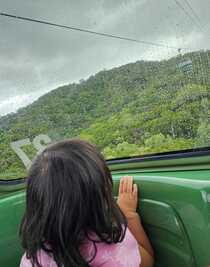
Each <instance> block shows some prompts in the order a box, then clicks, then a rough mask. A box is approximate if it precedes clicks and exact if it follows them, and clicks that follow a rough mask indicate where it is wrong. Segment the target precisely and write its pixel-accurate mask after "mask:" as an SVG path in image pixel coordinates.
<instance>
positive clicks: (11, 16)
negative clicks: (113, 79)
mask: <svg viewBox="0 0 210 267" xmlns="http://www.w3.org/2000/svg"><path fill="white" fill-rule="evenodd" d="M0 16H4V17H8V18H11V19H16V20H22V21H28V22H32V23H40V24H45V25H48V26H52V27H57V28H63V29H66V30H72V31H79V32H83V33H89V34H93V35H98V36H103V37H107V38H114V39H120V40H124V41H129V42H135V43H139V44H144V45H150V46H156V47H164V48H168V49H176V50H179V49H182V50H187V48H183V47H175V46H170V45H165V44H161V43H156V42H150V41H144V40H138V39H133V38H129V37H125V36H120V35H115V34H109V33H103V32H97V31H92V30H88V29H83V28H78V27H74V26H67V25H62V24H57V23H53V22H50V21H46V20H38V19H34V18H30V17H22V16H18V15H14V14H8V13H5V12H1V11H0Z"/></svg>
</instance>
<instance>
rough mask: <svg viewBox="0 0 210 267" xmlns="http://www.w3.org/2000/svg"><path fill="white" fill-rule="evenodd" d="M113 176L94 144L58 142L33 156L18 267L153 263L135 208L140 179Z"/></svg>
mask: <svg viewBox="0 0 210 267" xmlns="http://www.w3.org/2000/svg"><path fill="white" fill-rule="evenodd" d="M112 186H113V183H112V177H111V174H110V171H109V169H108V167H107V165H106V162H105V160H104V158H103V156H102V155H101V154H100V153H99V151H98V150H97V149H96V147H95V146H93V145H91V144H89V143H88V142H85V141H81V140H76V139H74V140H67V141H62V142H58V143H56V144H54V145H51V146H49V147H48V148H46V149H45V150H44V151H43V152H42V153H41V154H40V155H38V156H37V158H36V160H35V161H34V163H33V165H32V167H31V169H30V172H29V176H28V181H27V191H26V211H25V215H24V217H23V220H22V224H21V229H20V234H21V238H22V245H23V248H24V249H25V251H26V253H25V254H24V256H23V257H22V260H21V263H20V267H32V266H33V267H83V266H84V267H88V266H89V267H90V266H92V267H99V266H103V267H139V266H140V263H141V266H144V267H150V266H153V250H152V247H151V245H150V242H149V240H148V238H147V236H146V233H145V232H144V229H143V227H142V225H141V221H140V218H139V216H138V214H137V213H136V207H137V201H138V197H137V185H135V184H134V185H133V181H132V177H123V178H122V179H121V181H120V186H119V198H118V201H117V203H116V202H115V200H114V197H113V195H112Z"/></svg>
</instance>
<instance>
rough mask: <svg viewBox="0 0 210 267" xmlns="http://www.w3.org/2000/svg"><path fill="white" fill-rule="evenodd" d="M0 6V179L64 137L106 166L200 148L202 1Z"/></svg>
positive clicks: (204, 42) (208, 118)
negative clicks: (97, 153) (80, 142)
mask: <svg viewBox="0 0 210 267" xmlns="http://www.w3.org/2000/svg"><path fill="white" fill-rule="evenodd" d="M0 4H1V11H0V29H1V38H0V59H1V60H0V153H1V154H0V155H1V157H0V179H16V178H21V177H25V176H26V172H27V169H28V168H29V167H30V165H31V162H32V160H33V158H34V156H35V155H36V154H37V153H38V152H40V151H41V150H42V149H43V148H44V147H45V146H46V145H47V144H49V143H51V142H55V141H58V140H63V139H67V138H73V137H79V138H83V139H86V140H89V141H91V142H93V143H95V144H97V145H98V146H99V147H100V149H101V151H102V152H103V153H104V155H105V157H106V159H112V158H120V157H131V156H139V155H145V154H151V153H161V152H169V151H170V152H171V151H178V150H185V149H192V148H200V147H208V146H210V50H209V49H210V39H209V29H210V19H209V10H210V2H209V1H208V0H203V1H199V0H192V1H187V0H186V1H180V0H178V1H173V0H171V1H167V3H166V1H165V0H159V1H152V0H123V1H113V0H112V1H111V0H101V1H96V0H91V1H80V0H73V1H64V0H61V1H55V0H46V1H40V0H37V1H32V0H29V1H23V0H19V1H13V0H7V1H3V0H0ZM17 16H18V17H17ZM32 20H39V22H38V21H32ZM40 21H42V22H43V23H40ZM46 22H47V23H46ZM48 22H49V23H54V24H59V25H57V26H56V25H52V24H51V25H50V24H49V23H48ZM64 26H65V27H64ZM66 26H68V27H66Z"/></svg>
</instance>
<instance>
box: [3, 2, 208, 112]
mask: <svg viewBox="0 0 210 267" xmlns="http://www.w3.org/2000/svg"><path fill="white" fill-rule="evenodd" d="M179 2H180V3H181V4H182V5H183V6H184V8H186V9H187V10H188V13H190V14H191V16H193V14H192V11H191V10H190V9H189V7H188V6H187V5H186V0H179ZM188 2H189V3H191V5H192V7H193V9H194V10H195V11H196V14H197V16H198V17H199V18H200V20H201V23H202V25H203V26H202V29H203V31H201V29H200V28H199V27H198V26H196V24H195V23H193V22H192V21H191V20H190V18H189V17H187V16H186V14H184V12H183V10H181V9H180V7H178V6H177V4H176V3H175V1H174V0H83V1H82V0H57V1H56V0H7V1H5V0H0V12H7V13H11V14H16V15H19V16H26V17H32V18H36V19H40V20H48V21H51V22H55V23H60V24H65V25H69V26H75V27H80V28H85V29H89V30H94V31H100V32H105V33H110V34H117V35H123V36H126V37H130V38H135V39H139V40H144V41H151V42H157V43H162V44H165V45H166V46H167V45H168V46H175V47H185V48H188V49H189V51H194V50H198V49H209V48H210V18H209V10H210V1H209V0H202V1H201V0H188ZM194 20H196V19H194ZM0 34H1V35H0V116H1V115H4V114H6V113H9V112H14V111H16V110H17V109H18V108H19V107H22V106H24V105H27V104H29V103H31V102H32V101H34V100H35V99H37V98H38V97H39V96H41V95H42V94H44V93H46V92H48V91H50V90H52V89H54V88H56V87H57V86H60V85H63V84H68V83H71V82H77V81H79V80H80V79H86V78H88V77H89V76H90V75H92V74H95V73H97V72H98V71H100V70H102V69H105V68H106V69H110V68H112V67H115V66H119V65H122V64H126V63H128V62H135V61H137V60H140V59H144V60H153V59H154V60H155V59H163V58H169V57H171V56H174V55H176V54H177V50H176V49H169V48H160V47H153V46H148V45H141V44H136V43H131V42H127V41H121V40H116V39H108V38H104V37H99V36H94V35H90V34H86V33H81V32H73V31H67V30H62V29H56V28H53V27H49V26H45V25H40V24H34V23H30V22H23V21H17V20H13V19H10V18H6V17H1V16H0Z"/></svg>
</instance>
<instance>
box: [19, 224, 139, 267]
mask: <svg viewBox="0 0 210 267" xmlns="http://www.w3.org/2000/svg"><path fill="white" fill-rule="evenodd" d="M96 246H97V254H96V257H95V258H94V260H93V261H92V262H91V263H90V265H91V266H92V267H100V266H103V267H139V266H140V263H141V257H140V254H139V248H138V243H137V241H136V240H135V238H134V237H133V235H132V234H131V232H130V231H129V229H127V231H126V234H125V238H124V239H123V241H122V242H121V243H117V244H106V243H102V242H101V243H96ZM81 253H82V255H83V257H84V258H85V259H86V260H88V259H90V258H92V255H93V253H94V246H93V244H92V243H91V242H88V243H87V245H84V246H83V247H82V248H81ZM38 259H39V262H40V264H41V265H42V267H57V264H56V263H55V261H54V260H53V258H52V257H50V256H49V255H48V254H47V253H45V252H44V251H43V250H40V251H39V252H38ZM20 267H32V264H31V262H30V260H28V259H27V258H26V255H25V254H24V255H23V257H22V259H21V263H20Z"/></svg>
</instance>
